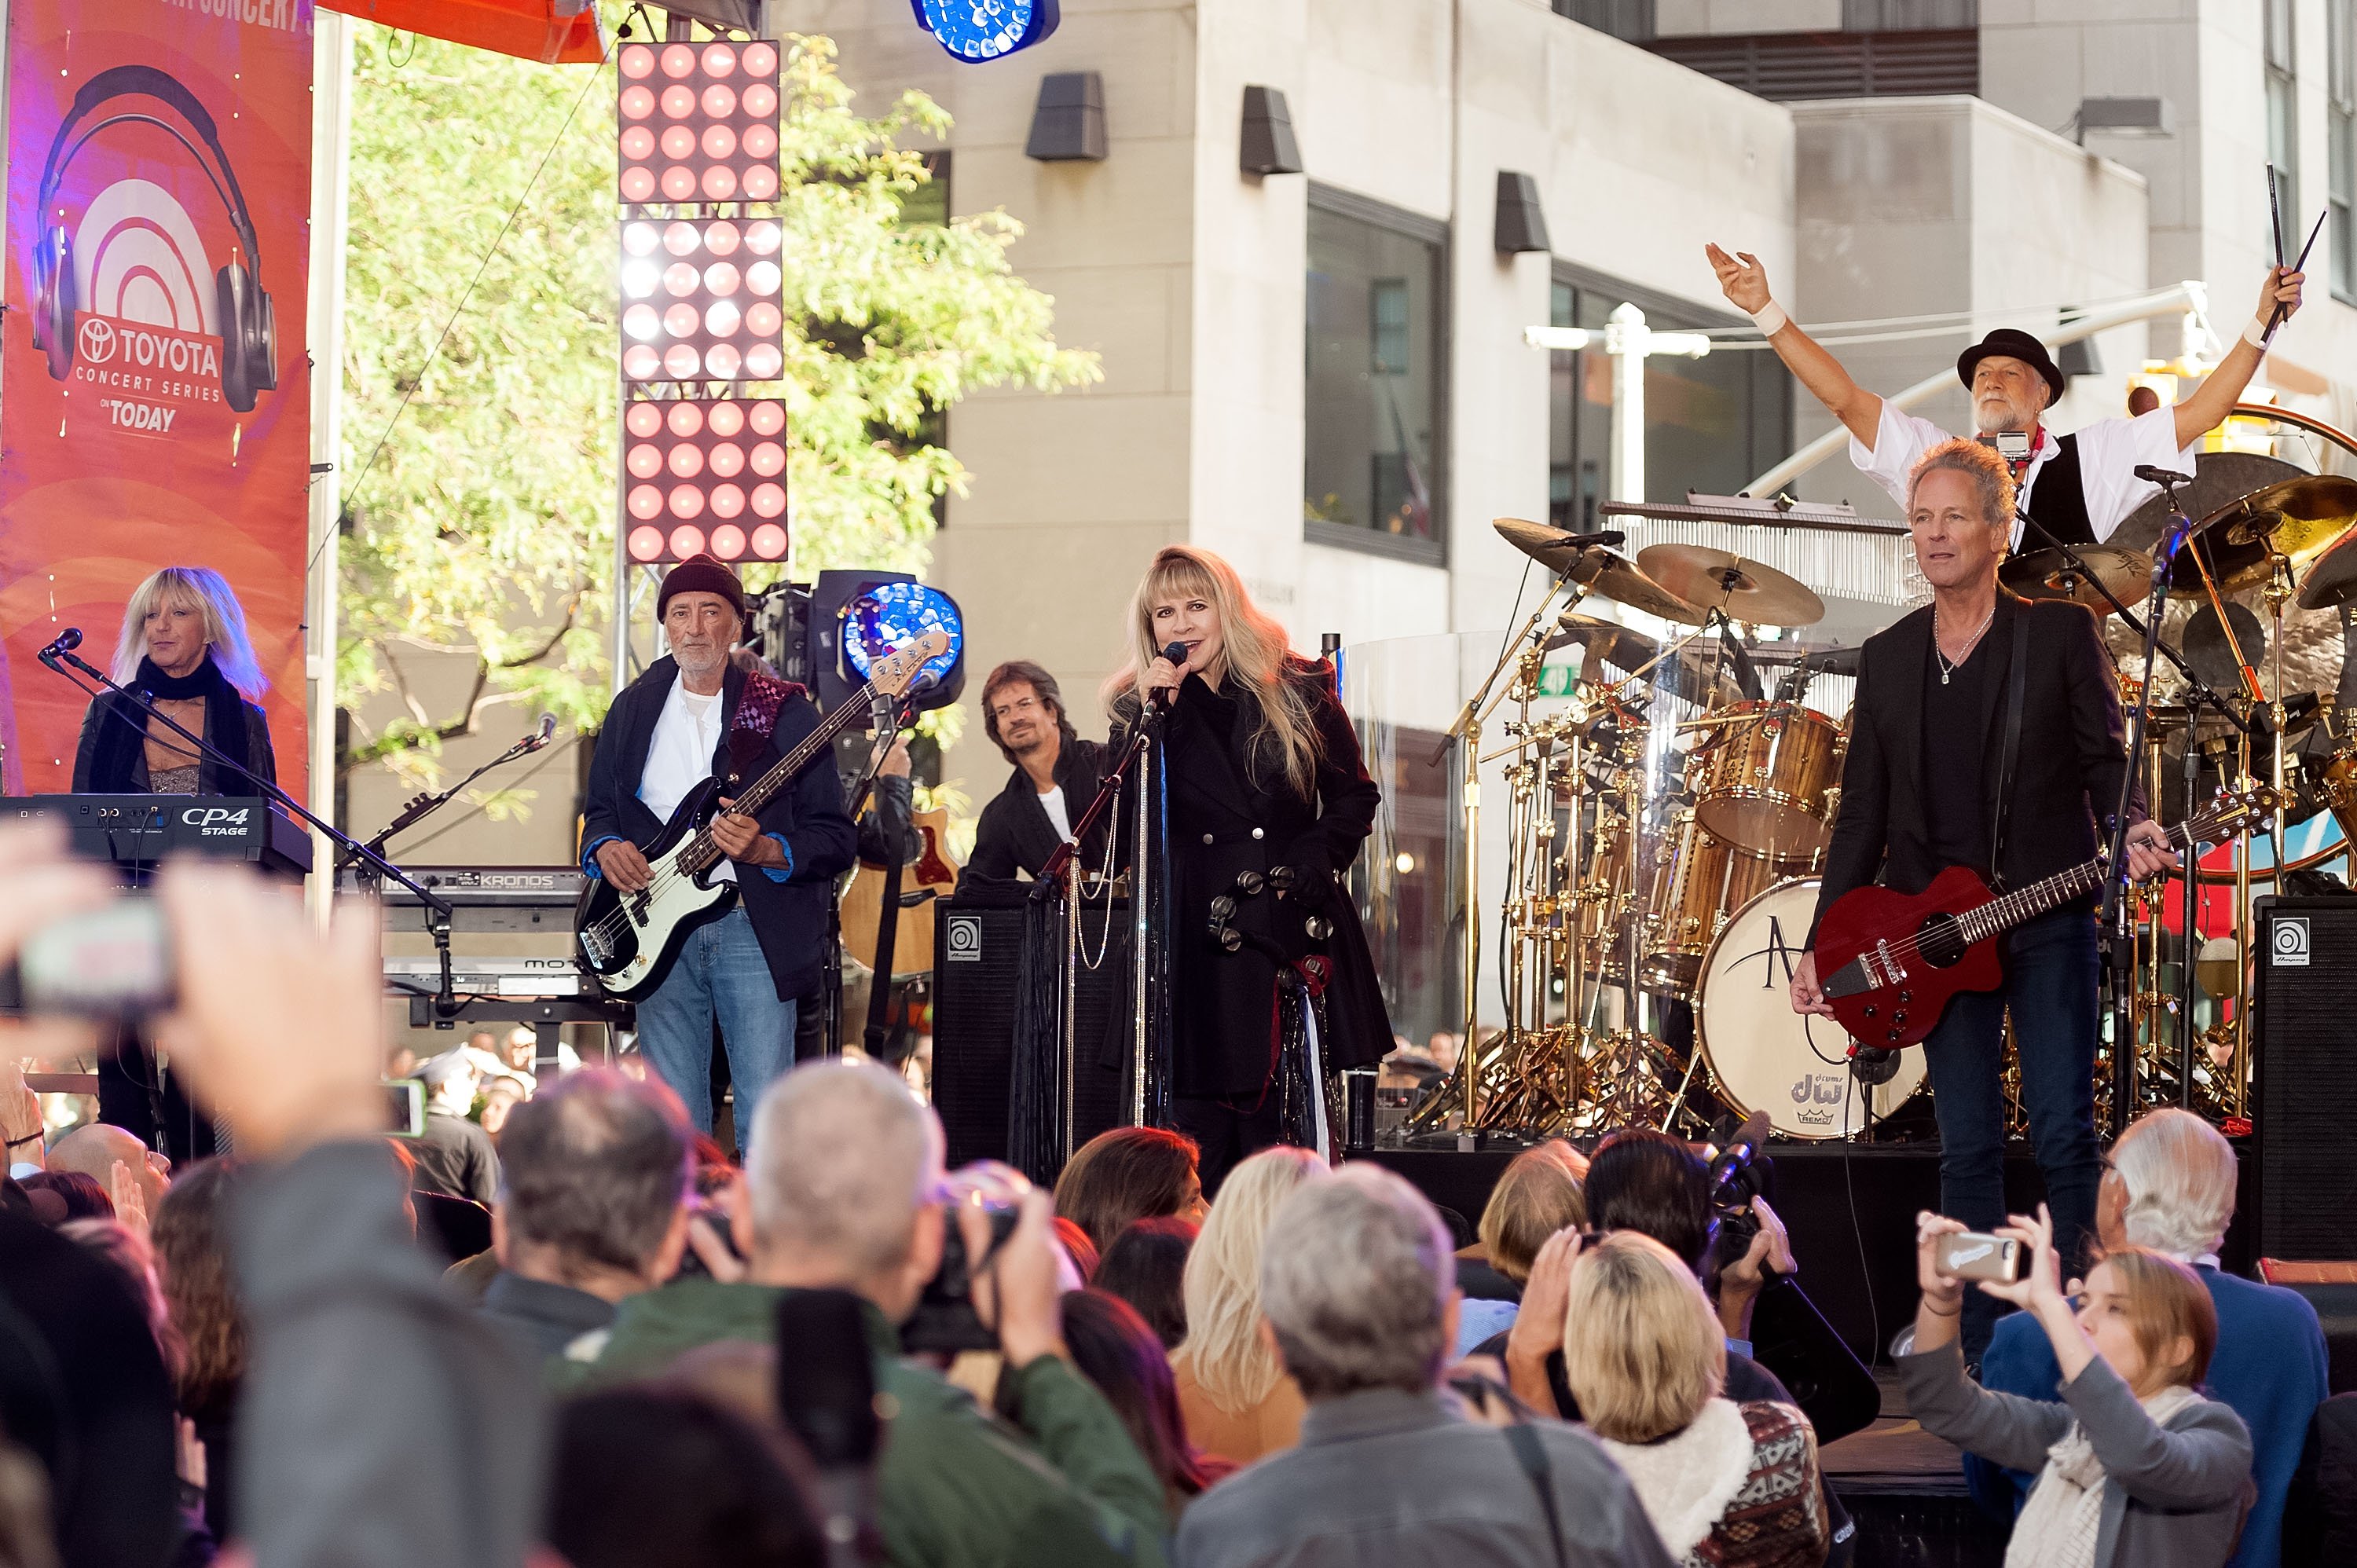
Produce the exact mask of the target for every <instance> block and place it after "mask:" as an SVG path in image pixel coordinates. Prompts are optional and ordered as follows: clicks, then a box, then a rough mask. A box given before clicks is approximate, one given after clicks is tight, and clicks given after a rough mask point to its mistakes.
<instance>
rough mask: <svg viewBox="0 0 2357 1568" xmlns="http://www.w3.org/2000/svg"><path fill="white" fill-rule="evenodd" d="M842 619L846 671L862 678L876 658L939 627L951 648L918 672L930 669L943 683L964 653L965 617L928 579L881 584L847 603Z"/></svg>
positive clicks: (922, 672)
mask: <svg viewBox="0 0 2357 1568" xmlns="http://www.w3.org/2000/svg"><path fill="white" fill-rule="evenodd" d="M843 620H844V628H843V639H842V647H843V661H844V663H845V665H846V666H847V667H848V668H847V669H846V671H845V673H846V675H849V676H852V677H855V678H856V679H858V680H861V681H865V680H866V679H867V672H868V671H869V670H870V669H871V668H873V667H874V665H875V663H876V661H877V660H879V659H882V658H884V657H885V656H886V655H887V654H889V653H890V652H891V651H892V650H894V649H897V648H902V647H905V646H907V645H908V644H909V642H910V641H912V640H914V639H917V638H920V637H922V636H923V635H924V634H925V633H927V632H929V631H932V630H934V629H936V628H938V629H940V630H942V631H944V632H947V633H948V634H949V639H950V646H949V650H948V651H947V652H945V653H941V654H937V655H935V656H934V657H933V658H931V659H929V660H926V661H925V664H924V667H923V668H922V669H921V670H920V671H918V673H919V674H920V675H924V674H931V676H932V677H933V683H934V686H935V687H936V688H939V687H941V686H942V685H945V684H946V683H947V682H948V681H949V679H950V673H951V671H954V670H955V669H956V668H957V667H958V662H959V660H962V659H963V658H964V657H965V618H964V617H963V616H962V615H961V614H960V613H959V612H958V607H957V601H956V600H955V599H952V598H951V597H950V596H948V595H947V594H945V593H943V592H942V591H941V590H940V589H939V588H936V587H932V586H930V585H927V584H924V583H882V584H878V585H877V586H875V587H873V588H870V589H868V590H867V592H866V593H864V594H862V595H860V596H859V597H857V598H856V599H854V600H853V601H852V602H851V603H849V604H848V605H845V607H844V608H843Z"/></svg>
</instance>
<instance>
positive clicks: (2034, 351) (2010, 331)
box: [1956, 327, 2070, 408]
mask: <svg viewBox="0 0 2357 1568" xmlns="http://www.w3.org/2000/svg"><path fill="white" fill-rule="evenodd" d="M1996 355H2002V356H2003V357H2005V358H2006V359H2008V360H2020V361H2021V362H2022V363H2023V364H2025V365H2028V366H2029V368H2030V369H2032V370H2034V371H2037V372H2038V373H2039V374H2040V375H2041V376H2044V377H2045V378H2046V390H2047V391H2048V392H2050V393H2052V394H2053V395H2051V396H2050V397H2049V398H2048V399H2047V400H2046V406H2047V407H2049V408H2051V407H2053V406H2054V405H2055V404H2056V403H2061V401H2062V393H2063V392H2064V391H2065V390H2066V389H2067V388H2068V387H2069V386H2070V382H2069V381H2065V380H2064V379H2063V376H2062V371H2061V367H2060V366H2058V365H2056V364H2055V363H2054V357H2053V356H2052V355H2051V354H2049V353H2048V352H2047V351H2046V345H2045V344H2043V343H2041V342H2040V341H2039V340H2038V339H2037V338H2032V337H2031V336H2030V335H2029V333H2027V332H2024V331H2023V330H2022V329H2021V328H2018V327H2000V328H1997V329H1996V331H1994V332H1992V333H1990V334H1989V335H1988V336H1987V337H1986V338H1982V339H1981V340H1980V341H1979V342H1977V343H1975V344H1974V345H1973V346H1972V347H1971V348H1969V349H1965V350H1964V352H1963V353H1961V354H1959V355H1957V356H1956V380H1958V381H1962V382H1964V390H1965V391H1966V392H1970V391H1972V389H1973V371H1975V370H1976V369H1978V368H1979V365H1980V362H1981V361H1982V360H1986V359H1989V358H1990V357H1992V356H1996Z"/></svg>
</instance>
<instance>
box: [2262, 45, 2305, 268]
mask: <svg viewBox="0 0 2357 1568" xmlns="http://www.w3.org/2000/svg"><path fill="white" fill-rule="evenodd" d="M2264 4H2265V6H2266V72H2267V158H2268V160H2269V161H2270V162H2272V163H2273V164H2274V165H2275V166H2276V185H2277V188H2278V190H2279V191H2280V193H2281V194H2280V200H2281V203H2282V208H2283V227H2284V236H2283V243H2284V249H2285V252H2286V254H2285V260H2287V261H2288V260H2290V259H2291V254H2292V252H2297V251H2298V248H2299V242H2300V240H2301V238H2302V237H2303V236H2302V235H2301V233H2300V232H2299V230H2300V227H2301V225H2300V218H2299V213H2300V205H2299V73H2298V61H2297V59H2296V58H2295V54H2294V50H2293V45H2292V28H2293V24H2294V21H2295V19H2296V18H2295V7H2294V4H2293V0H2264ZM2275 244H2276V239H2275V229H2274V224H2273V223H2272V221H2271V222H2270V223H2269V225H2268V231H2267V236H2266V253H2267V254H2268V255H2270V256H2272V255H2274V254H2275Z"/></svg>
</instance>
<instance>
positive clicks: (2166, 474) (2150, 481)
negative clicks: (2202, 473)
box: [2136, 463, 2193, 485]
mask: <svg viewBox="0 0 2357 1568" xmlns="http://www.w3.org/2000/svg"><path fill="white" fill-rule="evenodd" d="M2136 478H2139V479H2142V480H2143V481H2144V482H2145V483H2146V484H2147V485H2190V484H2191V483H2192V482H2193V476H2192V475H2190V474H2180V473H2179V472H2177V471H2176V470H2175V469H2173V468H2163V467H2158V465H2156V464H2152V463H2138V464H2137V465H2136Z"/></svg>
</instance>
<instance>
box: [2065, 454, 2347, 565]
mask: <svg viewBox="0 0 2357 1568" xmlns="http://www.w3.org/2000/svg"><path fill="white" fill-rule="evenodd" d="M2299 477H2300V471H2299V470H2298V468H2295V467H2292V466H2291V465H2290V464H2289V463H2287V462H2285V461H2284V460H2283V459H2282V458H2280V457H2270V456H2266V455H2265V454H2263V453H2258V452H2203V453H2201V454H2199V455H2197V456H2195V457H2194V459H2193V482H2192V483H2191V484H2190V485H2181V486H2179V488H2178V491H2177V499H2179V501H2181V502H2183V503H2184V506H2185V515H2186V516H2188V517H2192V518H2203V517H2209V516H2212V515H2213V514H2214V513H2216V512H2217V511H2218V510H2219V509H2220V508H2222V507H2228V506H2232V505H2233V504H2234V502H2236V501H2238V500H2240V499H2243V498H2244V496H2246V495H2249V494H2250V493H2251V492H2252V491H2253V490H2262V489H2266V488H2267V487H2268V486H2269V485H2275V484H2280V483H2282V482H2283V481H2284V480H2286V479H2296V478H2299ZM2175 521H2176V519H2175V518H2174V516H2173V515H2172V514H2171V513H2170V511H2169V498H2168V496H2166V495H2157V496H2155V497H2153V498H2152V499H2150V500H2148V501H2147V502H2145V503H2144V505H2142V506H2140V507H2138V508H2136V510H2134V511H2132V512H2130V513H2128V515H2127V517H2126V519H2125V520H2123V521H2122V522H2121V523H2120V525H2119V527H2117V528H2115V529H2114V530H2112V536H2111V538H2109V539H2107V540H2105V541H2104V543H2106V544H2116V545H2119V546H2121V547H2122V548H2124V549H2128V550H2150V549H2153V548H2155V547H2156V546H2158V544H2159V543H2160V542H2161V541H2162V540H2163V539H2165V538H2167V537H2168V535H2169V529H2170V527H2171V526H2172V525H2173V524H2174V522H2175ZM2033 537H2034V536H2033Z"/></svg>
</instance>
